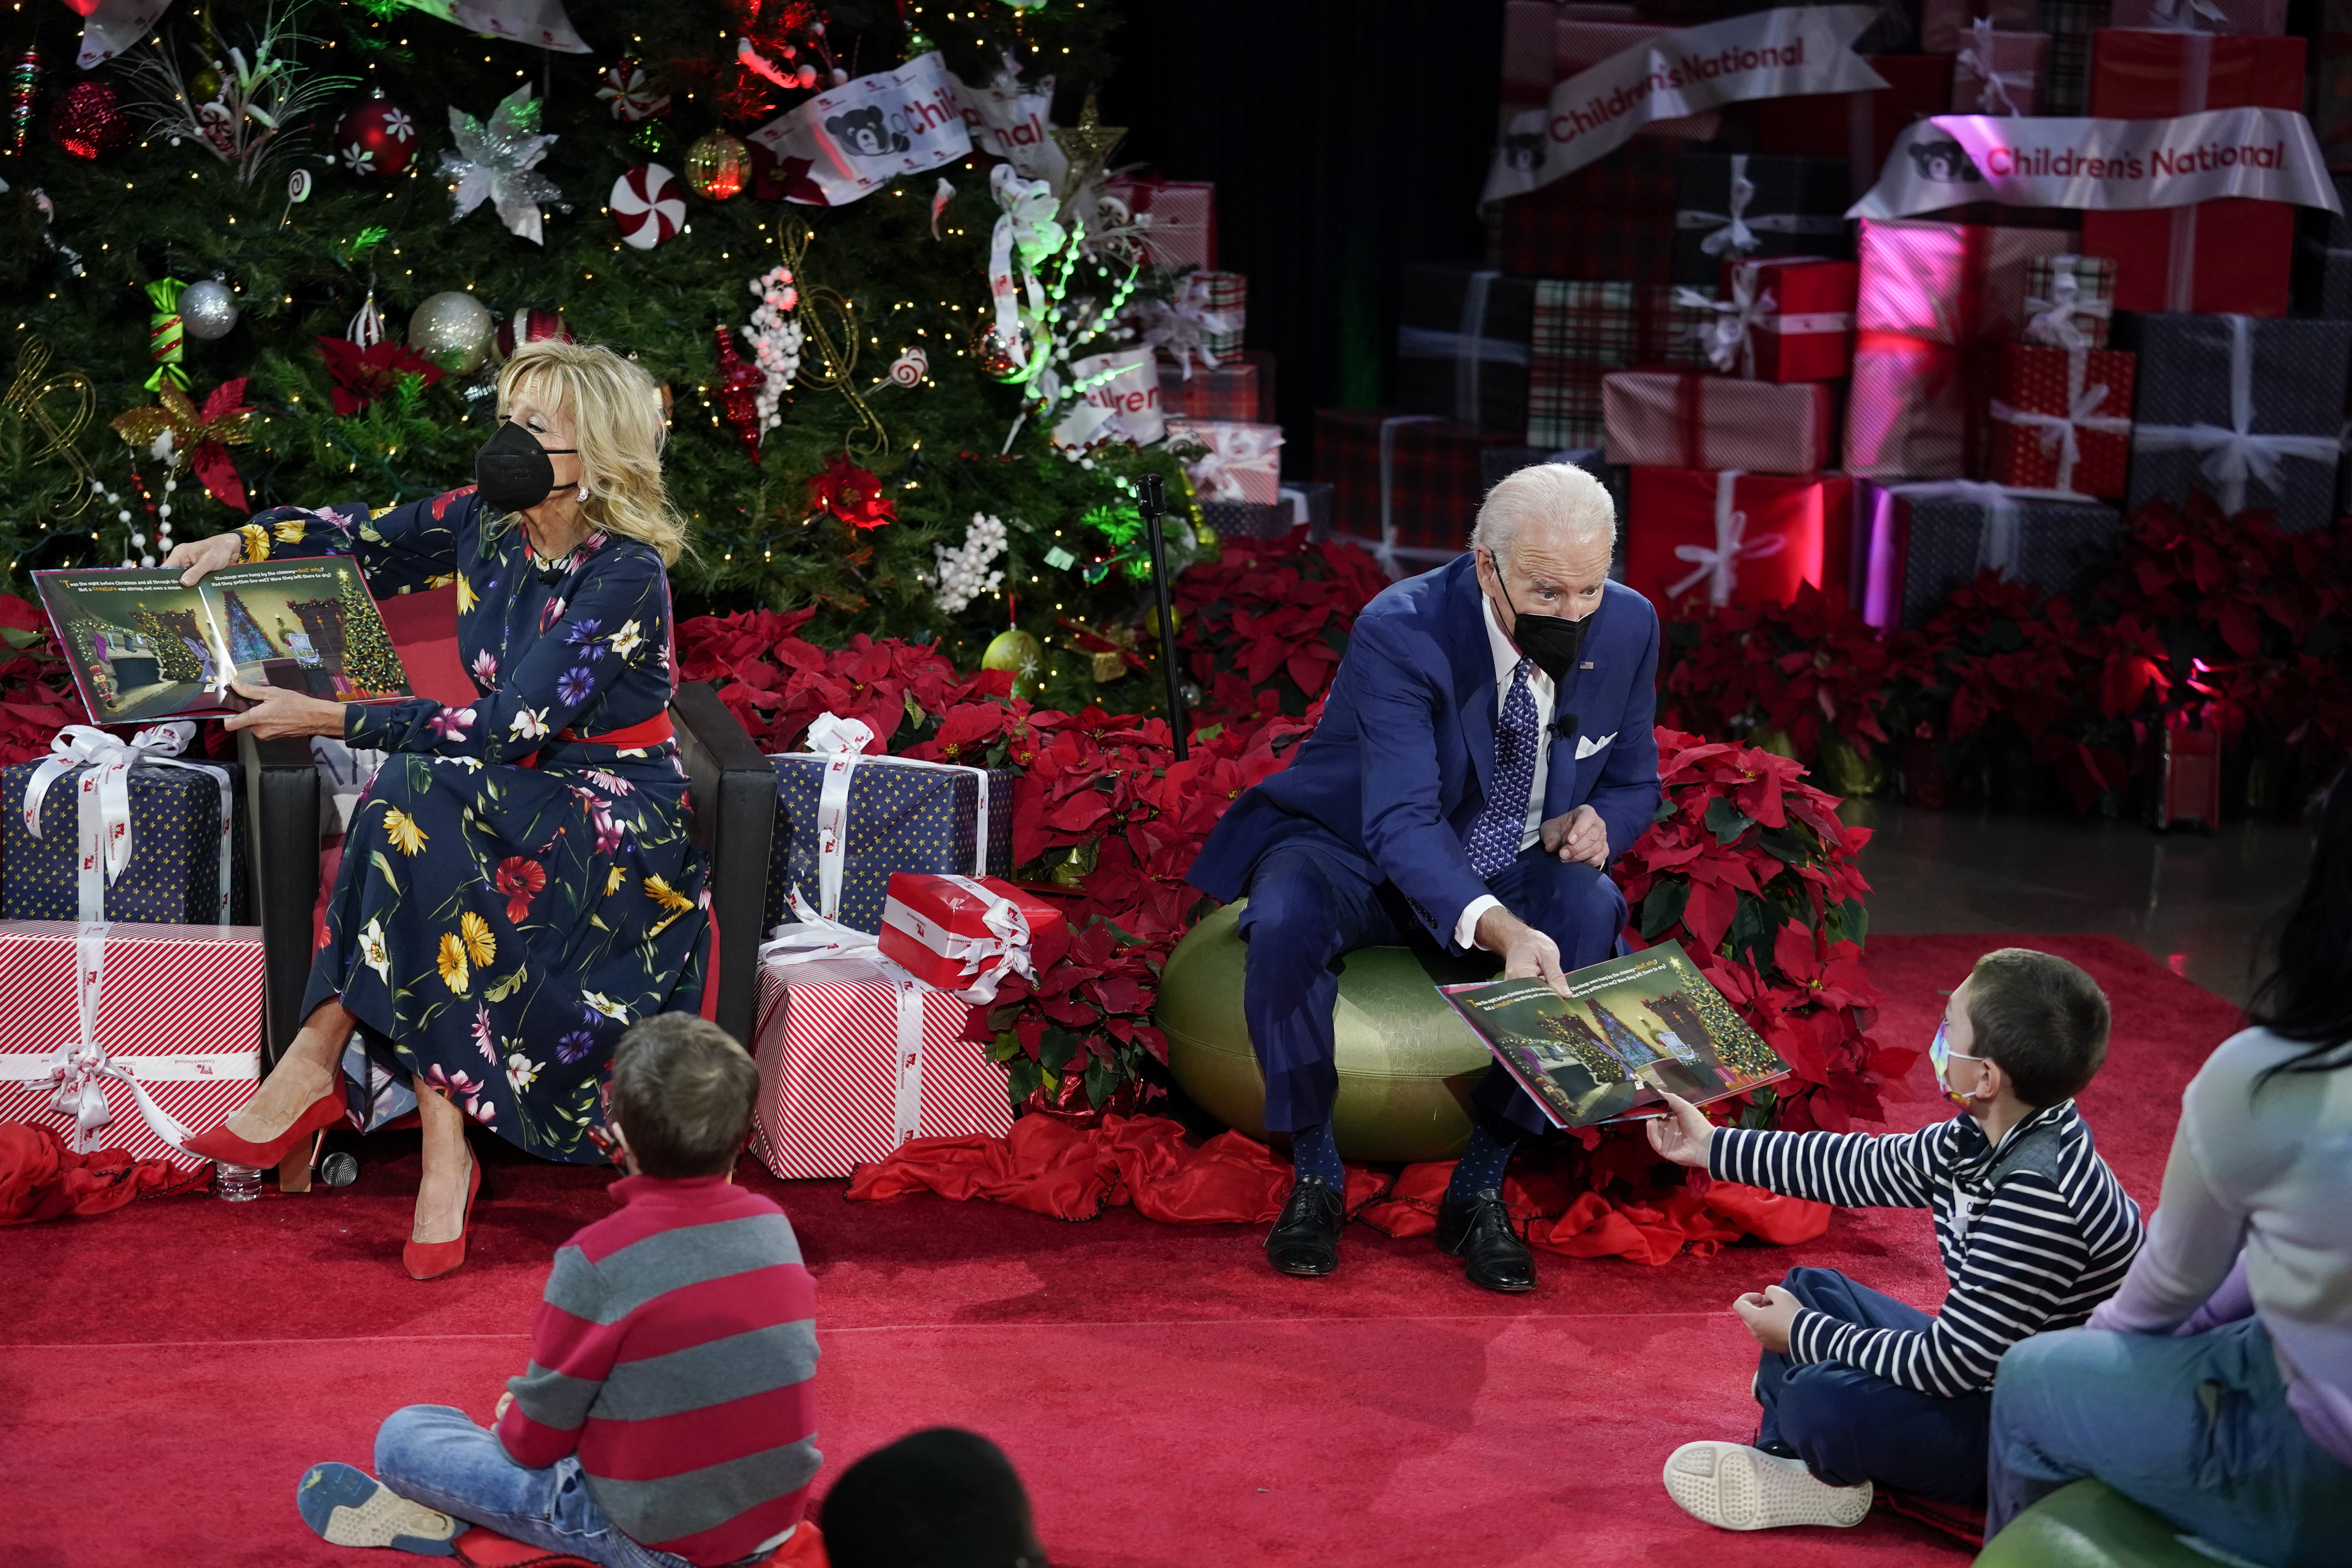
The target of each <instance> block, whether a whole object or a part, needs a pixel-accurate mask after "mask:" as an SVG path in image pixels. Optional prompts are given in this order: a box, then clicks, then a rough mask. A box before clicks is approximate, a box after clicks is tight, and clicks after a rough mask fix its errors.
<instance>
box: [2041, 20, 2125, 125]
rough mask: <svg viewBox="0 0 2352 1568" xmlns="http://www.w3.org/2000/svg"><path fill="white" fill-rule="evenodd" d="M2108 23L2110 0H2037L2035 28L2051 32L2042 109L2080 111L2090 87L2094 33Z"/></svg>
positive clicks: (2049, 111) (2047, 112)
mask: <svg viewBox="0 0 2352 1568" xmlns="http://www.w3.org/2000/svg"><path fill="white" fill-rule="evenodd" d="M2106 25H2107V0H2035V4H2034V9H2033V31H2035V32H2037V33H2047V34H2049V35H2050V74H2049V75H2048V76H2047V77H2045V78H2044V79H2042V113H2044V114H2081V113H2082V112H2083V111H2084V110H2083V105H2084V102H2085V101H2086V100H2087V98H2088V94H2089V90H2090V76H2091V73H2090V65H2091V35H2092V34H2094V33H2095V32H2097V31H2098V30H2099V29H2100V28H2102V27H2104V26H2106Z"/></svg>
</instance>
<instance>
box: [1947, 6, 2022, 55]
mask: <svg viewBox="0 0 2352 1568" xmlns="http://www.w3.org/2000/svg"><path fill="white" fill-rule="evenodd" d="M1979 17H1984V18H1986V19H1987V20H1989V21H1990V22H1991V23H1992V25H1993V26H1996V27H1999V28H2000V29H2002V30H2004V31H2007V32H2016V33H2030V32H2032V30H2033V0H1923V3H1922V4H1921V5H1920V7H1919V52H1920V53H1921V54H1925V55H1957V54H1958V53H1959V52H1960V51H1961V50H1962V49H1964V48H1966V47H1969V28H1970V26H1971V25H1972V24H1973V23H1974V22H1975V21H1976V20H1977V19H1978V18H1979Z"/></svg>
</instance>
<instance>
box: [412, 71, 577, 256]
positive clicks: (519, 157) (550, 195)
mask: <svg viewBox="0 0 2352 1568" xmlns="http://www.w3.org/2000/svg"><path fill="white" fill-rule="evenodd" d="M532 94H533V89H532V88H531V86H530V83H528V82H526V83H524V84H523V85H522V86H520V87H519V88H517V89H514V90H513V91H512V92H510V93H509V94H507V95H506V97H504V98H502V99H500V100H499V106H498V107H497V108H496V109H494V110H490V117H489V119H488V121H480V120H477V119H475V118H474V117H473V116H472V115H470V114H468V113H467V112H466V111H465V110H462V109H458V108H456V107H455V106H452V107H451V109H450V110H449V133H450V134H451V135H452V136H454V137H456V138H457V151H456V152H454V153H442V154H441V173H442V174H444V175H445V176H446V177H447V179H448V181H449V195H450V199H451V200H452V201H453V202H454V203H455V204H456V205H457V211H456V212H455V213H453V214H452V215H451V216H450V219H449V221H450V222H452V223H455V222H457V220H458V219H459V218H462V217H464V216H466V215H467V213H470V212H472V211H473V210H474V209H475V208H476V207H478V206H480V205H482V204H483V203H484V202H488V203H490V204H491V205H494V206H496V207H497V208H498V213H499V222H501V223H503V224H505V225H506V226H507V228H508V229H509V232H511V233H513V234H515V235H518V236H520V237H522V238H524V239H527V240H529V241H530V242H531V243H532V244H533V245H544V244H545V243H546V239H545V237H544V236H543V235H542V233H541V215H540V210H539V209H540V204H541V203H542V202H554V203H556V204H557V205H558V206H559V208H560V210H562V211H565V212H569V211H570V210H571V207H570V205H568V204H564V203H563V202H562V200H561V198H562V195H563V193H562V191H561V190H559V189H558V188H557V187H556V184H555V182H554V181H553V180H551V179H549V178H548V177H547V176H546V175H545V174H541V173H539V172H538V170H539V163H540V161H541V159H543V158H545V157H546V156H547V150H548V149H549V148H550V147H552V146H554V145H555V138H554V137H553V136H551V135H548V134H545V133H544V132H541V130H540V128H539V123H540V107H541V106H540V103H539V100H537V99H536V98H535V97H534V96H533V95H532Z"/></svg>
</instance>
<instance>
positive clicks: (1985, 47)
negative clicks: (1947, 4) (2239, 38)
mask: <svg viewBox="0 0 2352 1568" xmlns="http://www.w3.org/2000/svg"><path fill="white" fill-rule="evenodd" d="M2201 3H2202V0H2200V4H2201ZM1992 33H1993V26H1992V18H1991V17H1990V16H1979V17H1978V18H1976V20H1974V21H1972V22H1970V23H1969V36H1970V42H1969V45H1968V46H1967V47H1965V48H1963V49H1961V50H1960V64H1961V65H1963V66H1965V67H1967V68H1969V70H1970V71H1972V72H1974V73H1975V75H1976V79H1977V80H1978V81H1979V82H1980V83H1982V84H1983V85H1981V86H1979V88H1978V89H1977V112H1978V113H1979V114H2022V113H2024V112H2025V110H2022V109H2020V108H2019V107H2018V106H2017V100H2015V99H2013V98H2011V97H2010V96H2009V89H2011V88H2012V87H2013V88H2018V89H2028V88H2031V87H2032V85H2033V73H2032V71H2005V70H2000V69H1996V68H1994V66H1993V63H1992Z"/></svg>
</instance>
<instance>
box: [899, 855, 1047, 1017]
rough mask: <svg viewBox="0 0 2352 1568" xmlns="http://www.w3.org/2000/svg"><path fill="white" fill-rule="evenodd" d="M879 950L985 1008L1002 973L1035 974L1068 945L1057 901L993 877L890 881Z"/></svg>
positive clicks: (909, 876) (903, 876)
mask: <svg viewBox="0 0 2352 1568" xmlns="http://www.w3.org/2000/svg"><path fill="white" fill-rule="evenodd" d="M880 947H881V952H882V956H883V957H885V958H887V959H888V960H890V961H891V962H892V963H896V964H898V967H900V968H901V969H904V970H905V971H906V972H907V973H909V974H911V975H913V976H914V977H915V978H916V979H918V980H919V981H921V982H923V983H924V984H927V985H931V986H935V987H937V988H938V989H940V990H941V991H951V992H956V993H959V994H961V995H962V996H963V998H964V1000H966V1001H969V1002H971V1003H973V1004H974V1005H981V1006H985V1005H987V1004H989V1003H990V1002H992V1001H994V1000H995V998H996V987H997V986H998V984H1001V983H1002V980H1003V976H1004V975H1006V974H1009V973H1019V974H1025V975H1029V976H1032V977H1034V976H1036V975H1038V974H1041V973H1044V972H1045V970H1047V969H1049V968H1051V967H1052V966H1053V963H1054V961H1055V959H1057V958H1059V957H1061V956H1062V954H1063V953H1065V952H1068V951H1069V947H1070V928H1069V926H1068V925H1067V924H1066V923H1065V922H1064V921H1063V919H1062V911H1061V908H1060V906H1058V905H1056V904H1055V903H1054V902H1053V901H1052V900H1048V899H1045V898H1044V897H1041V896H1040V895H1038V894H1036V893H1033V892H1026V891H1024V890H1023V889H1019V888H1016V887H1014V886H1013V884H1012V883H1010V882H1002V881H998V880H995V879H992V878H989V879H972V878H970V877H927V876H922V875H920V874H917V873H910V872H906V871H901V872H899V873H898V875H896V876H894V877H892V878H891V879H890V897H889V900H888V901H887V903H885V904H884V905H883V908H882V937H881V942H880Z"/></svg>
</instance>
